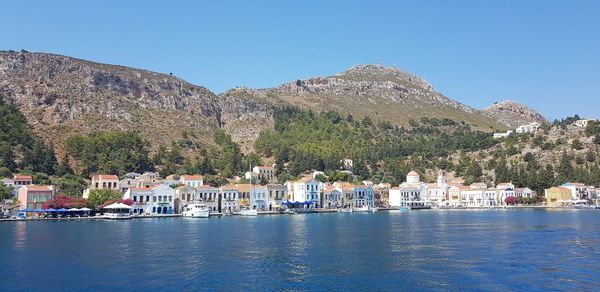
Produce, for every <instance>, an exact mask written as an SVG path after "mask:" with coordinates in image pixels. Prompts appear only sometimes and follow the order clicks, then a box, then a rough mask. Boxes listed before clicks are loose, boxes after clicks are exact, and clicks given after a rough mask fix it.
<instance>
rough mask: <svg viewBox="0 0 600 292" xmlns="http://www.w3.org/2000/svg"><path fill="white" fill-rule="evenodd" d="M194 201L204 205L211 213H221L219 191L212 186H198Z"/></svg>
mask: <svg viewBox="0 0 600 292" xmlns="http://www.w3.org/2000/svg"><path fill="white" fill-rule="evenodd" d="M194 189H196V196H195V197H194V201H196V202H200V203H204V204H205V205H206V206H207V207H209V208H210V211H211V212H213V213H214V212H219V189H217V188H215V187H211V186H205V185H201V186H197V187H194Z"/></svg>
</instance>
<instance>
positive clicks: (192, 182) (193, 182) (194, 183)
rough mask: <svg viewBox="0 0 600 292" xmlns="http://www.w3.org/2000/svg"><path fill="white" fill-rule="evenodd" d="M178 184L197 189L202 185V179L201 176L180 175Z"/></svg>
mask: <svg viewBox="0 0 600 292" xmlns="http://www.w3.org/2000/svg"><path fill="white" fill-rule="evenodd" d="M179 182H180V183H182V184H184V185H186V186H190V187H194V188H196V187H199V186H203V185H204V178H203V177H202V176H201V175H182V176H180V177H179Z"/></svg>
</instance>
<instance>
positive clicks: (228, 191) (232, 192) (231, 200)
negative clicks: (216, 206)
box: [219, 186, 240, 212]
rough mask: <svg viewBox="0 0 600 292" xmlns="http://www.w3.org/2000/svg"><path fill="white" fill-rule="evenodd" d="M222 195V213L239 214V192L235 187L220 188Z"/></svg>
mask: <svg viewBox="0 0 600 292" xmlns="http://www.w3.org/2000/svg"><path fill="white" fill-rule="evenodd" d="M219 193H220V194H221V212H237V211H239V210H240V204H239V202H240V198H239V192H238V190H237V189H236V188H235V187H233V186H222V187H221V188H219Z"/></svg>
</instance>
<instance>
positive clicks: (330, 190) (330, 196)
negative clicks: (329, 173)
mask: <svg viewBox="0 0 600 292" xmlns="http://www.w3.org/2000/svg"><path fill="white" fill-rule="evenodd" d="M321 206H323V208H326V209H337V208H340V207H342V206H343V205H342V191H341V188H336V187H334V186H332V185H328V186H325V187H324V188H323V194H321Z"/></svg>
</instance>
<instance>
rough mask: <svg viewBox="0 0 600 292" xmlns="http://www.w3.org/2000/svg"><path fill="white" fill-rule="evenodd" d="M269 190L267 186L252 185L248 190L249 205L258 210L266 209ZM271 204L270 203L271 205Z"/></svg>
mask: <svg viewBox="0 0 600 292" xmlns="http://www.w3.org/2000/svg"><path fill="white" fill-rule="evenodd" d="M268 200H269V190H268V189H267V186H261V185H257V186H252V190H251V191H250V207H251V208H252V209H256V210H259V211H267V210H268ZM272 205H273V204H271V206H272Z"/></svg>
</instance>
